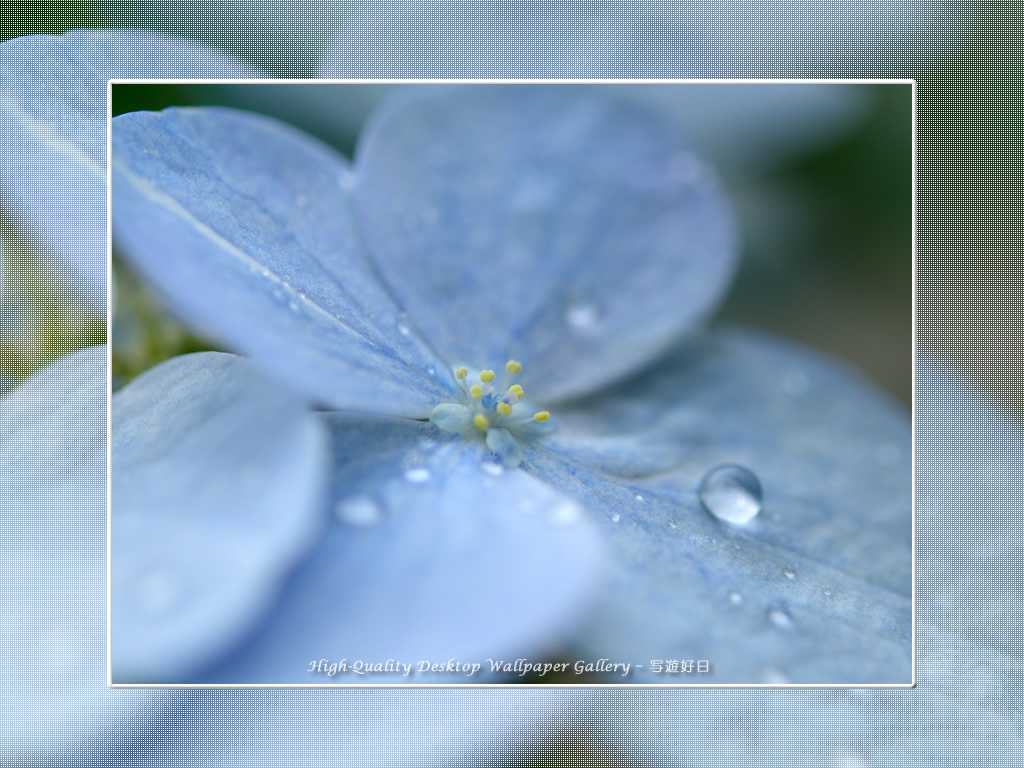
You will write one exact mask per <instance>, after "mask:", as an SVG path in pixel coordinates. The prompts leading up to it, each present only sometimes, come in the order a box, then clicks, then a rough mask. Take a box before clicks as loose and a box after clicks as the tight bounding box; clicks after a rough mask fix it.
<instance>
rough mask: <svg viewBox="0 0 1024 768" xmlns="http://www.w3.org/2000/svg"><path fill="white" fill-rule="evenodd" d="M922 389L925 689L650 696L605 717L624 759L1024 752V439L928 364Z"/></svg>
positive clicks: (949, 760) (834, 761)
mask: <svg viewBox="0 0 1024 768" xmlns="http://www.w3.org/2000/svg"><path fill="white" fill-rule="evenodd" d="M917 381H918V390H917V395H918V397H917V405H918V421H917V439H918V464H917V471H918V475H917V491H918V495H917V501H918V521H917V522H918V531H917V532H918V539H917V544H918V558H919V559H918V574H919V576H920V580H919V582H918V592H917V609H918V617H919V627H918V629H919V634H918V656H917V659H918V665H917V673H918V674H917V686H916V687H915V688H914V689H913V690H898V691H892V690H890V691H880V690H863V689H861V690H849V691H847V690H839V691H803V690H801V691H798V690H787V691H781V690H766V691H702V690H690V691H646V692H645V696H644V699H643V707H642V710H640V709H639V708H638V707H637V706H635V705H634V704H633V703H631V702H625V701H620V702H618V703H617V705H616V706H610V707H609V708H608V709H606V710H604V712H603V713H602V714H603V718H602V728H601V730H602V732H604V733H606V734H608V735H609V737H610V740H611V741H612V744H613V748H614V749H615V752H616V754H618V755H621V756H622V757H623V758H624V759H627V760H636V759H638V756H641V755H642V757H640V758H639V759H640V760H642V761H644V762H645V763H649V764H654V765H681V764H688V763H694V764H698V763H699V764H700V765H707V766H728V767H730V768H731V766H735V765H765V766H792V765H865V766H867V765H872V766H873V765H890V764H893V762H894V757H893V756H894V755H899V758H898V761H899V763H900V764H902V765H944V766H945V765H949V766H952V765H970V766H988V765H1003V764H1005V763H1007V762H1011V763H1012V762H1013V759H1012V758H1010V759H1008V758H1007V755H1020V754H1021V749H1022V739H1021V732H1020V718H1021V712H1022V710H1024V699H1022V695H1021V692H1022V687H1021V681H1022V679H1024V666H1022V664H1021V661H1020V658H1019V654H1018V653H1017V649H1018V648H1019V641H1018V640H1017V636H1018V635H1019V631H1018V619H1017V617H1019V615H1020V611H1021V608H1022V605H1021V603H1022V599H1021V594H1022V593H1021V590H1020V588H1019V584H1020V573H1019V568H1017V567H1015V565H1016V564H1017V563H1019V562H1020V559H1021V557H1022V555H1024V540H1022V537H1021V534H1020V528H1019V525H1018V523H1017V521H1018V520H1019V519H1020V514H1021V509H1020V506H1021V505H1020V501H1019V500H1020V499H1021V498H1024V495H1022V493H1021V490H1022V489H1021V480H1020V474H1019V471H1018V470H1017V467H1019V466H1020V462H1021V460H1022V458H1024V436H1022V434H1021V430H1020V426H1019V424H1017V423H1015V419H1014V417H1013V416H1012V415H1011V414H1010V413H1008V412H1007V409H1006V408H1005V407H1000V406H999V405H998V404H997V403H995V402H994V401H993V400H992V399H991V398H989V397H985V396H983V395H982V394H981V393H980V392H978V390H977V389H976V388H975V387H974V386H972V385H971V384H970V383H969V381H968V380H967V377H966V376H965V375H964V374H962V373H956V372H954V371H952V370H950V369H949V368H948V367H947V366H945V365H942V364H940V363H938V362H937V361H935V360H934V359H933V358H931V357H930V356H928V355H925V354H921V355H920V356H919V362H918V370H917ZM879 544H880V545H882V546H884V541H882V539H881V537H880V538H879ZM726 723H760V724H762V727H760V728H753V729H744V730H742V732H741V731H740V730H738V729H732V728H724V727H723V724H726ZM624 726H625V727H624ZM1018 762H1019V761H1018Z"/></svg>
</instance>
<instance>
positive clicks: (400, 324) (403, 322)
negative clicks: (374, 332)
mask: <svg viewBox="0 0 1024 768" xmlns="http://www.w3.org/2000/svg"><path fill="white" fill-rule="evenodd" d="M395 327H396V328H398V332H399V333H400V334H402V335H403V336H408V335H409V332H410V328H409V314H408V313H407V312H400V313H399V315H398V321H397V322H396V323H395Z"/></svg>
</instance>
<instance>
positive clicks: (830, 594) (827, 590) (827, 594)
mask: <svg viewBox="0 0 1024 768" xmlns="http://www.w3.org/2000/svg"><path fill="white" fill-rule="evenodd" d="M821 591H822V592H823V593H824V594H825V597H832V590H831V589H823V590H821Z"/></svg>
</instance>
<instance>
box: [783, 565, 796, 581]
mask: <svg viewBox="0 0 1024 768" xmlns="http://www.w3.org/2000/svg"><path fill="white" fill-rule="evenodd" d="M782 575H783V576H785V577H786V578H787V579H795V578H796V571H794V570H792V569H790V568H787V569H786V570H784V571H783V572H782Z"/></svg>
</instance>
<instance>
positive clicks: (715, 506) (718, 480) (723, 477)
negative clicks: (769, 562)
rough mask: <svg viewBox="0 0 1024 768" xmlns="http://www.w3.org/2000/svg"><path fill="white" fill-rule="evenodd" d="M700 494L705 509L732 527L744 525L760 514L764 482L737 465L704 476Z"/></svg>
mask: <svg viewBox="0 0 1024 768" xmlns="http://www.w3.org/2000/svg"><path fill="white" fill-rule="evenodd" d="M698 493H699V495H700V501H701V504H703V505H704V509H706V510H707V511H708V512H710V513H711V514H712V515H714V516H715V517H717V518H718V519H719V520H725V521H726V522H729V523H735V524H737V525H742V524H743V523H746V522H749V521H750V519H751V518H753V517H754V515H756V514H757V513H758V512H760V511H761V499H762V493H761V482H760V481H759V480H758V479H757V476H756V475H755V474H754V473H753V472H751V471H750V470H749V469H746V468H745V467H741V466H739V465H738V464H722V465H721V466H718V467H715V468H714V469H712V470H711V471H710V472H708V473H707V474H706V475H704V479H703V480H702V481H701V483H700V490H699V491H698Z"/></svg>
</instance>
